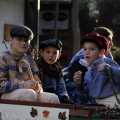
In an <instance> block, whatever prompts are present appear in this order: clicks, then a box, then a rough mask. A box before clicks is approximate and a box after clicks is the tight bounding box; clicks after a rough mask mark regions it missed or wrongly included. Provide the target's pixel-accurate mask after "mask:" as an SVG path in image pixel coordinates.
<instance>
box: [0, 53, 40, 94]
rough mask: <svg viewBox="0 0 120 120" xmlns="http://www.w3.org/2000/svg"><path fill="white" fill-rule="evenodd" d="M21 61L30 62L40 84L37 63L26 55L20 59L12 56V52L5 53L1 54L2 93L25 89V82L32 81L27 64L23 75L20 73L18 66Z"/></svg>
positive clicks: (0, 88) (0, 86) (0, 83)
mask: <svg viewBox="0 0 120 120" xmlns="http://www.w3.org/2000/svg"><path fill="white" fill-rule="evenodd" d="M21 59H25V60H27V61H28V63H29V64H30V68H31V71H32V73H33V76H34V80H38V81H39V82H40V79H39V77H38V76H37V74H38V73H39V70H38V68H37V65H36V63H35V61H34V60H33V59H32V58H31V57H30V56H28V55H27V54H24V55H23V56H22V57H21V58H19V59H18V58H16V56H14V55H13V54H12V52H10V51H5V52H3V53H2V54H0V78H1V80H0V93H8V92H11V91H13V90H16V89H19V88H23V84H24V81H27V80H30V75H29V72H28V68H27V66H26V65H25V64H24V65H23V67H22V69H23V73H20V72H19V69H18V65H19V61H20V60H21ZM2 78H6V80H2Z"/></svg>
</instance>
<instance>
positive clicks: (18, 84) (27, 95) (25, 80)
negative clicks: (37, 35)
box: [0, 26, 60, 103]
mask: <svg viewBox="0 0 120 120" xmlns="http://www.w3.org/2000/svg"><path fill="white" fill-rule="evenodd" d="M10 37H11V38H10V46H11V48H10V50H8V51H5V52H3V53H2V54H1V55H0V97H1V98H0V99H7V100H19V101H39V102H49V103H60V102H59V99H58V96H57V95H55V94H51V93H47V92H43V91H42V87H41V81H40V79H39V77H38V74H39V70H38V68H37V65H36V63H35V61H34V60H33V59H32V58H31V57H30V56H28V55H27V54H25V53H26V52H27V51H28V49H29V45H30V40H32V39H33V32H32V31H31V30H30V29H29V28H28V27H26V26H15V27H13V28H11V30H10Z"/></svg>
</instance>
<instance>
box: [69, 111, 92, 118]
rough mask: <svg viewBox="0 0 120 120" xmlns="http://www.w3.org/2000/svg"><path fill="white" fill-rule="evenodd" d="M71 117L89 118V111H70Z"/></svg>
mask: <svg viewBox="0 0 120 120" xmlns="http://www.w3.org/2000/svg"><path fill="white" fill-rule="evenodd" d="M69 114H70V115H71V116H81V117H89V115H90V111H89V110H84V109H83V110H82V109H81V110H70V113H69Z"/></svg>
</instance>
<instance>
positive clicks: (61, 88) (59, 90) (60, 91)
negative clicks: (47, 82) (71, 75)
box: [56, 77, 68, 97]
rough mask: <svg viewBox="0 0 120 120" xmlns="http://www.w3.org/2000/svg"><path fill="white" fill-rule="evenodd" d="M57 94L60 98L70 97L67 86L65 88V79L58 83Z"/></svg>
mask: <svg viewBox="0 0 120 120" xmlns="http://www.w3.org/2000/svg"><path fill="white" fill-rule="evenodd" d="M56 94H57V95H58V96H59V97H62V96H63V95H66V96H68V93H67V90H66V86H65V81H64V79H63V77H62V78H61V79H59V80H58V81H57V86H56Z"/></svg>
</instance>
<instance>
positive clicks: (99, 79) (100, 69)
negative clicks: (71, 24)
mask: <svg viewBox="0 0 120 120" xmlns="http://www.w3.org/2000/svg"><path fill="white" fill-rule="evenodd" d="M81 44H82V45H83V49H84V58H85V60H86V67H87V68H88V71H87V72H86V74H85V77H84V82H85V84H84V89H85V90H87V91H88V92H89V97H92V98H94V99H95V101H96V103H97V104H103V105H105V106H108V107H110V108H112V107H114V106H115V105H117V106H118V107H119V108H120V103H119V101H118V100H117V99H116V95H117V97H118V98H120V74H119V73H120V66H119V65H118V64H117V63H116V62H115V61H114V60H112V59H110V58H107V57H105V56H103V55H104V54H105V53H106V52H107V50H108V47H109V43H108V41H107V39H106V38H105V37H103V36H100V35H99V34H98V33H91V34H88V35H86V36H85V37H84V38H83V39H81ZM111 75H112V83H111V79H110V77H111ZM81 76H82V72H80V71H77V72H75V75H74V81H75V83H76V84H77V89H78V90H79V89H80V84H81V81H82V78H81ZM112 84H113V86H114V89H112V87H111V85H112ZM114 91H115V92H114ZM115 94H116V95H115Z"/></svg>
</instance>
